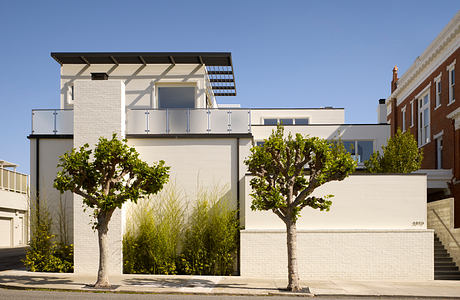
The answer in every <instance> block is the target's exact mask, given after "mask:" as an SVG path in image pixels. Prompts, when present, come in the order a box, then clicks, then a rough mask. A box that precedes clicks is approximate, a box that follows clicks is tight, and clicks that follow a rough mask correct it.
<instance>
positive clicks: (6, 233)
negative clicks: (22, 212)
mask: <svg viewBox="0 0 460 300" xmlns="http://www.w3.org/2000/svg"><path fill="white" fill-rule="evenodd" d="M11 223H12V222H11V218H0V247H11Z"/></svg>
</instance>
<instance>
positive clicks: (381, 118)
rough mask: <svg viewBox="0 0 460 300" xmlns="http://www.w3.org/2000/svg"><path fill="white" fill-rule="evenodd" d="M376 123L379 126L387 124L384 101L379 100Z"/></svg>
mask: <svg viewBox="0 0 460 300" xmlns="http://www.w3.org/2000/svg"><path fill="white" fill-rule="evenodd" d="M377 122H378V123H379V124H386V123H387V105H386V103H385V99H379V106H378V107H377Z"/></svg>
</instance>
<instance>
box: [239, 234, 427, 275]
mask: <svg viewBox="0 0 460 300" xmlns="http://www.w3.org/2000/svg"><path fill="white" fill-rule="evenodd" d="M297 257H298V266H299V274H300V278H301V279H302V280H308V279H315V280H330V279H345V280H432V279H433V274H434V269H433V265H434V262H433V259H434V258H433V231H432V230H425V229H421V230H299V231H298V234H297ZM241 275H242V276H247V277H270V278H286V277H287V250H286V232H285V231H283V230H254V229H253V230H242V231H241Z"/></svg>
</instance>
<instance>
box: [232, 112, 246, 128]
mask: <svg viewBox="0 0 460 300" xmlns="http://www.w3.org/2000/svg"><path fill="white" fill-rule="evenodd" d="M231 115H232V131H231V132H232V133H247V132H248V131H249V126H248V122H249V111H248V110H233V111H232V114H231Z"/></svg>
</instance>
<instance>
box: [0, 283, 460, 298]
mask: <svg viewBox="0 0 460 300" xmlns="http://www.w3.org/2000/svg"><path fill="white" fill-rule="evenodd" d="M0 288H4V289H10V290H37V291H56V292H84V293H107V294H109V293H113V294H158V295H203V296H205V295H207V296H212V295H219V296H253V297H258V296H259V297H260V296H283V297H309V298H310V297H315V296H316V297H320V298H321V297H341V298H366V297H378V298H380V297H382V298H396V299H420V298H421V299H433V298H436V299H460V297H459V296H435V295H431V296H430V295H401V294H392V295H385V294H366V295H364V294H313V293H312V292H303V293H289V292H286V291H278V292H275V291H267V292H258V293H237V292H225V291H211V292H193V291H179V290H177V291H174V290H168V291H161V290H159V291H139V290H129V289H124V288H123V287H117V288H116V289H89V288H84V287H83V288H75V289H71V288H56V287H53V288H43V287H36V286H31V287H28V286H22V285H21V286H20V285H9V284H0Z"/></svg>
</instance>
